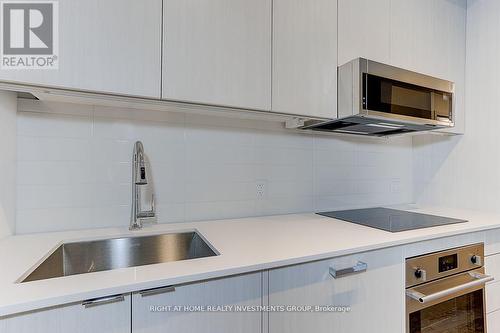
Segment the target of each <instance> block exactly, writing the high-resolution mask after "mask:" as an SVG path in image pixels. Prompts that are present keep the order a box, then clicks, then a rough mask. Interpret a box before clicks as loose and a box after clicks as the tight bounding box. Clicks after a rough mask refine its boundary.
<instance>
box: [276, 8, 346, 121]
mask: <svg viewBox="0 0 500 333" xmlns="http://www.w3.org/2000/svg"><path fill="white" fill-rule="evenodd" d="M272 92H273V102H272V110H273V111H276V112H283V113H292V114H298V115H307V116H314V117H325V118H335V117H336V116H337V1H336V0H274V5H273V90H272Z"/></svg>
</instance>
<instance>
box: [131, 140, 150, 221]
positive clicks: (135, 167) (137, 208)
mask: <svg viewBox="0 0 500 333" xmlns="http://www.w3.org/2000/svg"><path fill="white" fill-rule="evenodd" d="M147 184H148V180H147V177H146V164H145V162H144V147H143V145H142V142H140V141H137V142H136V143H135V145H134V154H133V158H132V216H131V218H130V227H129V229H130V230H138V229H141V228H142V220H143V219H145V218H151V217H155V197H154V194H153V195H152V196H151V210H149V211H143V210H142V209H141V187H142V186H144V185H147Z"/></svg>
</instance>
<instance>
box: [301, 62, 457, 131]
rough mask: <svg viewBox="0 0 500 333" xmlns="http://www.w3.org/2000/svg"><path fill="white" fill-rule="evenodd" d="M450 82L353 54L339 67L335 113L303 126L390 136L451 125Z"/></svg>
mask: <svg viewBox="0 0 500 333" xmlns="http://www.w3.org/2000/svg"><path fill="white" fill-rule="evenodd" d="M454 90H455V85H454V83H453V82H450V81H447V80H443V79H438V78H435V77H432V76H428V75H424V74H420V73H416V72H412V71H409V70H405V69H402V68H398V67H394V66H390V65H386V64H382V63H379V62H375V61H371V60H367V59H363V58H357V59H354V60H352V61H350V62H348V63H346V64H345V65H342V66H340V67H339V68H338V105H337V110H338V117H337V119H335V120H330V121H318V120H313V121H310V122H306V123H305V125H304V126H303V127H302V128H303V129H310V130H315V131H328V132H340V133H350V134H361V135H372V136H389V135H395V134H405V133H411V132H418V131H429V130H435V129H442V128H448V127H453V126H454V112H453V111H454V107H455V103H454Z"/></svg>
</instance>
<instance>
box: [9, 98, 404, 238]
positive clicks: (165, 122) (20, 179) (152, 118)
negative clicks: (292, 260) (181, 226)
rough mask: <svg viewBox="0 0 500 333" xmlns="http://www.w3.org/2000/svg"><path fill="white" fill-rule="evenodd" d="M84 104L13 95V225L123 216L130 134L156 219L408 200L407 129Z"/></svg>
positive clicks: (124, 220)
mask: <svg viewBox="0 0 500 333" xmlns="http://www.w3.org/2000/svg"><path fill="white" fill-rule="evenodd" d="M64 108H67V109H68V111H67V112H64ZM88 108H89V110H87V111H86V110H85V109H84V108H82V106H75V109H76V111H73V110H72V106H71V105H60V104H57V105H54V106H51V105H47V104H46V103H44V104H43V107H38V106H37V105H36V103H35V102H27V103H20V107H19V111H20V112H18V120H17V121H18V170H17V171H18V176H17V190H18V195H17V202H18V203H17V224H16V231H17V233H29V232H41V231H52V230H64V229H80V228H93V227H107V226H126V225H128V223H129V215H130V201H131V198H130V195H131V194H130V193H131V188H130V187H131V183H130V182H131V180H130V178H131V163H130V158H131V154H132V147H133V143H134V141H135V140H142V141H143V143H144V147H145V151H146V154H147V159H148V161H149V164H150V166H151V171H150V178H151V179H152V180H153V181H152V183H153V186H154V192H155V194H156V197H157V213H158V214H157V215H158V222H160V223H169V222H183V221H193V220H209V219H221V218H232V217H246V216H256V215H269V214H286V213H297V212H311V211H317V210H331V209H342V208H350V207H361V206H373V205H379V204H399V203H408V202H411V200H412V197H411V195H412V193H413V188H412V179H411V178H412V139H411V138H409V137H401V138H394V139H390V140H378V139H373V140H372V139H366V138H353V137H351V138H346V137H334V136H325V135H311V134H298V133H295V132H292V131H285V130H284V129H282V128H281V125H279V124H277V123H275V124H269V123H262V122H258V121H255V120H234V119H225V118H216V117H208V116H195V115H190V114H186V115H183V114H175V113H174V114H172V113H162V112H151V111H141V112H138V111H137V110H119V109H112V108H92V107H88ZM53 110H54V111H53ZM219 120H220V121H219ZM222 120H223V121H222ZM221 121H222V122H221ZM221 124H223V125H221ZM262 182H264V184H265V190H264V194H263V195H258V194H257V183H262ZM149 193H151V189H147V190H146V192H145V194H144V196H145V197H146V196H148V195H149Z"/></svg>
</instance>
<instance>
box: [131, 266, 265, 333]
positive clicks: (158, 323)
mask: <svg viewBox="0 0 500 333" xmlns="http://www.w3.org/2000/svg"><path fill="white" fill-rule="evenodd" d="M261 302H262V273H260V272H258V273H252V274H246V275H238V276H233V277H228V278H222V279H216V280H209V281H204V282H197V283H192V284H186V285H179V286H175V290H171V289H169V288H164V289H158V290H153V291H145V292H139V293H135V294H133V295H132V332H134V333H165V332H179V333H180V332H182V333H189V332H193V333H198V332H204V333H259V332H261V330H262V314H261V312H260V311H258V310H259V309H258V308H257V307H259V306H260V305H261ZM236 306H238V307H246V306H248V307H256V308H255V309H256V311H234V310H235V307H236ZM169 307H170V309H169ZM176 307H177V308H176ZM208 307H212V310H217V311H214V312H209V311H207V310H209V309H208ZM216 307H218V308H216ZM224 310H227V311H224ZM240 310H242V309H240ZM247 310H248V309H247Z"/></svg>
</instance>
